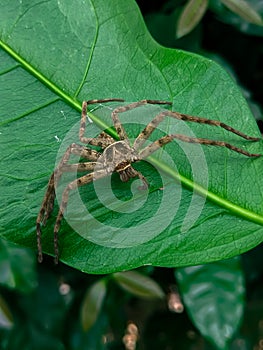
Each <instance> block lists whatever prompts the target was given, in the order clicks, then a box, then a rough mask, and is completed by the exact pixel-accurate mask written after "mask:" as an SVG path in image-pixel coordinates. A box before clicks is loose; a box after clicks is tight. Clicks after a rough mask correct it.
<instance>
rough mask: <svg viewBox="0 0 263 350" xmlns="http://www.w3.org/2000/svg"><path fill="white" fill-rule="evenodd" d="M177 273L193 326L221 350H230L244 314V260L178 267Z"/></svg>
mask: <svg viewBox="0 0 263 350" xmlns="http://www.w3.org/2000/svg"><path fill="white" fill-rule="evenodd" d="M175 274H176V279H177V282H178V286H179V289H180V292H181V296H182V298H183V301H184V304H185V306H186V309H187V311H188V314H189V316H190V317H191V319H192V321H193V323H194V324H195V325H196V327H197V328H198V329H199V331H200V332H201V334H202V335H203V336H204V337H205V338H207V339H208V340H209V341H210V342H211V343H213V345H214V346H215V347H216V348H217V349H221V350H223V349H229V343H230V341H231V338H232V337H233V335H234V334H235V332H237V330H238V327H239V325H240V322H241V320H242V316H243V311H244V296H245V286H244V277H243V272H242V268H241V266H240V259H239V258H233V259H229V260H225V261H220V262H215V263H211V264H207V265H199V266H191V267H186V268H178V269H177V270H176V273H175Z"/></svg>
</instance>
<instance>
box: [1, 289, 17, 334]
mask: <svg viewBox="0 0 263 350" xmlns="http://www.w3.org/2000/svg"><path fill="white" fill-rule="evenodd" d="M13 323H14V321H13V316H12V314H11V311H10V310H9V307H8V305H7V303H6V302H5V300H4V299H3V297H2V296H1V295H0V328H5V329H10V328H12V327H13Z"/></svg>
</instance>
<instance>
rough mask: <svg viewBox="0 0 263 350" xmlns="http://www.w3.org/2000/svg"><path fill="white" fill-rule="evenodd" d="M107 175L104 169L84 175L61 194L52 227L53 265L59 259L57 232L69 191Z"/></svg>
mask: <svg viewBox="0 0 263 350" xmlns="http://www.w3.org/2000/svg"><path fill="white" fill-rule="evenodd" d="M107 175H108V172H107V170H106V169H102V170H96V171H95V172H93V173H89V174H86V175H84V176H82V177H80V178H78V179H76V180H74V181H72V182H70V183H69V184H68V185H67V187H66V188H65V190H64V191H63V194H62V200H61V204H60V208H59V212H58V215H57V218H56V223H55V226H54V253H55V263H56V264H57V263H58V258H59V247H58V232H59V229H60V225H61V221H62V218H63V215H64V212H65V210H66V208H67V204H68V199H69V194H70V191H72V190H75V189H77V188H78V187H80V186H84V185H87V184H88V183H90V182H92V181H95V180H98V179H100V178H103V177H105V176H107Z"/></svg>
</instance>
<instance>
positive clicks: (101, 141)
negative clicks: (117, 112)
mask: <svg viewBox="0 0 263 350" xmlns="http://www.w3.org/2000/svg"><path fill="white" fill-rule="evenodd" d="M112 101H120V102H123V101H124V100H122V99H119V98H108V99H103V100H89V101H83V103H82V112H81V121H80V128H79V139H80V141H81V142H82V143H85V144H90V145H93V146H99V147H102V148H106V147H107V146H109V145H111V144H112V143H113V142H114V139H113V138H112V137H111V136H110V135H108V134H107V133H105V132H104V131H103V132H102V133H100V135H99V136H98V137H95V138H91V137H85V136H84V133H85V130H86V124H87V107H88V105H89V104H93V103H102V102H112Z"/></svg>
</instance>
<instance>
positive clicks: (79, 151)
mask: <svg viewBox="0 0 263 350" xmlns="http://www.w3.org/2000/svg"><path fill="white" fill-rule="evenodd" d="M111 101H118V102H124V100H123V99H117V98H109V99H100V100H89V101H84V102H83V104H82V113H81V122H80V128H79V139H80V141H81V142H82V143H84V144H90V145H93V146H99V147H100V148H101V149H102V151H101V152H98V151H95V150H93V149H90V148H89V147H86V146H83V145H78V144H76V143H73V144H71V145H70V146H69V147H68V148H67V150H66V152H65V154H64V156H63V157H62V159H61V161H60V163H59V165H58V166H57V168H56V169H55V171H54V172H53V174H52V175H51V177H50V179H49V182H48V187H47V191H46V194H45V196H44V199H43V202H42V205H41V208H40V211H39V214H38V217H37V220H36V231H37V247H38V260H39V262H41V261H42V258H43V257H42V244H41V227H40V226H41V223H42V224H43V225H45V223H46V221H47V219H48V218H49V216H50V214H51V212H52V211H53V207H54V200H55V188H56V186H57V184H58V181H59V179H60V178H61V176H62V174H63V173H64V172H65V171H87V172H89V173H88V174H86V175H84V176H82V177H80V178H77V179H75V180H74V181H72V182H70V183H69V184H68V185H67V186H66V188H65V189H64V191H63V194H62V201H61V204H60V208H59V212H58V215H57V218H56V222H55V226H54V253H55V263H58V257H59V249H58V231H59V229H60V224H61V220H62V218H63V213H64V211H65V210H66V208H67V203H68V198H69V193H70V191H72V190H74V189H76V188H78V187H79V186H83V185H86V184H88V183H90V182H92V181H94V180H97V179H99V178H102V177H105V176H108V175H110V174H112V173H113V172H117V173H118V174H119V176H120V179H121V181H123V182H126V181H129V179H130V178H134V177H139V178H140V179H141V181H142V182H143V184H144V187H147V186H148V184H147V181H146V179H145V177H144V176H143V175H142V174H141V173H140V172H139V171H137V170H135V169H134V168H133V167H132V165H131V164H132V163H134V162H137V161H140V160H144V159H145V158H147V157H148V156H149V155H150V154H152V153H153V152H155V151H156V150H158V149H159V148H160V147H163V146H164V145H166V144H167V143H169V142H171V141H172V140H173V139H178V140H181V141H184V142H190V143H199V144H203V145H210V146H220V147H227V148H229V149H230V150H232V151H235V152H238V153H241V154H243V155H245V156H247V157H259V156H261V155H260V154H253V153H249V152H247V151H244V150H243V149H241V148H238V147H235V146H233V145H231V144H229V143H227V142H225V141H214V140H209V139H204V138H193V137H188V136H185V135H182V134H173V135H166V136H163V137H161V138H160V139H159V140H157V141H154V142H152V143H151V144H150V145H148V146H146V147H145V148H142V149H141V147H142V146H143V144H144V143H145V141H146V139H147V138H149V136H150V135H151V134H152V132H153V131H154V130H155V128H156V127H157V126H158V124H159V123H161V122H162V120H163V119H164V118H165V117H172V118H175V119H179V120H184V121H189V122H195V123H201V124H208V125H212V126H219V127H221V128H223V129H225V130H228V131H230V132H232V133H234V134H236V135H239V136H241V137H243V138H244V139H246V140H250V141H258V140H259V138H257V137H250V136H248V135H246V134H244V133H242V132H240V131H238V130H236V129H234V128H232V127H231V126H229V125H226V124H224V123H222V122H220V121H217V120H210V119H206V118H200V117H194V116H190V115H186V114H182V113H178V112H172V111H169V110H163V111H161V112H160V113H159V114H157V115H156V116H155V117H154V119H153V120H152V121H151V122H150V123H149V124H148V125H147V126H146V127H145V128H144V129H143V130H142V131H141V133H140V134H139V135H138V136H137V138H136V139H135V141H134V143H133V145H132V146H131V145H130V142H129V139H128V137H127V134H126V132H125V130H124V128H123V126H122V124H121V123H120V120H119V116H118V114H119V113H123V112H125V111H128V110H131V109H133V108H138V107H140V106H142V105H146V104H158V105H171V102H167V101H159V100H142V101H139V102H134V103H130V104H127V105H126V106H120V107H117V108H115V109H114V110H113V111H112V113H111V117H112V120H113V124H114V127H115V129H116V131H117V134H118V136H119V141H116V140H114V139H113V138H112V137H111V136H110V135H108V134H106V133H105V132H102V133H101V134H100V135H99V136H98V137H96V138H87V137H85V136H84V132H85V128H86V119H87V106H88V105H89V104H93V103H105V102H111ZM71 154H75V155H78V156H80V157H81V158H83V159H86V160H88V162H84V163H78V164H68V161H69V158H70V155H71Z"/></svg>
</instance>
